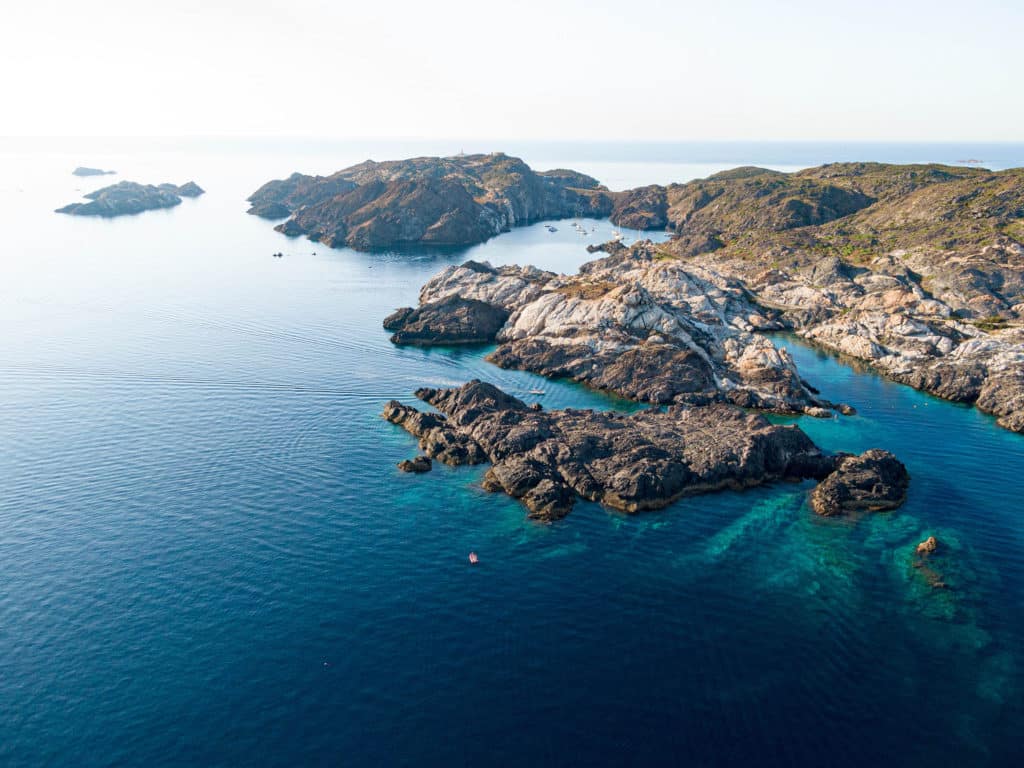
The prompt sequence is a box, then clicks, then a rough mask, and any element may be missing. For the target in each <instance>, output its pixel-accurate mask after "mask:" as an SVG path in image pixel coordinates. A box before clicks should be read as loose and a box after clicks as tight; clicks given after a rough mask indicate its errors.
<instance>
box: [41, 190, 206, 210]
mask: <svg viewBox="0 0 1024 768" xmlns="http://www.w3.org/2000/svg"><path fill="white" fill-rule="evenodd" d="M203 192H204V190H203V189H202V188H201V187H200V186H199V185H198V184H196V183H195V182H194V181H190V182H187V183H185V184H182V185H181V186H177V185H174V184H159V185H156V186H154V185H152V184H137V183H136V182H134V181H122V182H119V183H117V184H113V185H111V186H109V187H103V188H102V189H97V190H96V191H95V192H90V193H89V194H87V195H85V197H86V198H87V199H88V200H89V202H87V203H71V204H70V205H65V206H64V207H63V208H58V209H57V210H56V212H57V213H68V214H71V215H74V216H102V217H105V218H111V217H114V216H124V215H128V214H134V213H141V212H142V211H150V210H154V209H157V208H173V207H174V206H176V205H180V204H181V199H182V198H183V197H198V196H199V195H201V194H203Z"/></svg>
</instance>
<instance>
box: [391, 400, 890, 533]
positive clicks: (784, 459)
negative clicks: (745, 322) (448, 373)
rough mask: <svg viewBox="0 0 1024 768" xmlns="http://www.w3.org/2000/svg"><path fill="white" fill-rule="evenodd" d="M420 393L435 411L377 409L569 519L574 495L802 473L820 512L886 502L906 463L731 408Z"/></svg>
mask: <svg viewBox="0 0 1024 768" xmlns="http://www.w3.org/2000/svg"><path fill="white" fill-rule="evenodd" d="M416 396H417V397H419V398H420V399H421V400H423V401H425V402H426V403H428V404H429V405H432V406H434V407H435V408H437V409H438V411H439V413H433V412H426V411H419V410H417V409H415V408H413V407H411V406H408V405H403V404H402V403H400V402H398V401H395V400H392V401H391V402H389V403H388V404H387V405H386V406H385V408H384V418H386V419H387V420H388V421H390V422H392V423H394V424H398V425H400V426H402V427H403V428H404V429H406V430H407V431H409V432H410V433H411V434H413V435H415V436H416V437H418V438H419V439H420V448H421V449H422V451H423V452H424V454H426V456H428V457H431V458H434V459H437V460H439V461H443V462H445V463H447V464H454V465H459V464H481V463H484V462H491V467H490V468H489V469H488V470H487V474H486V475H485V477H484V481H483V485H484V488H485V489H487V490H489V491H503V492H505V493H507V494H508V495H510V496H512V497H513V498H516V499H520V500H521V501H522V502H523V503H524V504H525V505H526V507H527V509H528V510H529V514H530V516H531V517H534V518H537V519H542V520H554V519H557V518H560V517H563V516H565V515H566V514H568V512H569V511H570V510H571V509H572V507H573V504H574V503H575V500H576V498H577V497H582V498H584V499H587V500H589V501H596V502H600V503H601V504H604V505H605V506H607V507H610V508H612V509H617V510H622V511H626V512H636V511H639V510H645V509H660V508H662V507H665V506H668V505H669V504H671V503H672V502H673V501H675V500H677V499H679V498H682V497H683V496H689V495H694V494H699V493H707V492H711V491H715V490H720V489H725V488H733V489H738V488H746V487H750V486H753V485H759V484H761V483H765V482H769V481H773V480H803V479H807V478H813V479H817V480H820V481H822V482H821V484H820V485H819V486H818V490H816V491H815V493H816V494H818V493H819V491H820V492H821V495H823V497H826V498H827V499H828V500H829V502H830V504H832V501H833V500H835V501H834V504H832V505H831V506H827V507H826V506H823V507H822V509H818V508H817V507H816V510H817V511H819V512H820V513H822V514H836V513H840V512H843V511H846V510H849V509H891V508H893V507H895V506H898V505H899V504H900V503H901V502H902V500H903V496H904V494H905V491H906V487H907V483H908V482H909V476H908V475H907V470H906V468H905V467H904V466H903V465H902V464H901V463H900V462H899V461H898V460H897V459H896V458H895V457H894V456H892V455H891V454H889V453H886V452H885V451H879V450H872V451H868V452H867V453H866V454H864V455H863V456H861V457H853V456H849V455H847V454H840V455H835V456H829V455H826V454H824V453H822V452H821V451H820V450H819V449H818V448H817V447H816V446H815V445H814V443H813V442H811V440H810V438H808V437H807V435H806V434H804V432H803V431H801V430H800V428H799V427H796V426H778V425H773V424H770V423H769V422H768V421H767V420H766V419H765V418H764V417H763V416H759V415H756V414H750V413H746V412H744V411H743V410H742V409H740V408H737V407H735V406H729V405H722V404H718V405H710V406H698V407H689V406H673V407H671V408H668V409H667V410H662V409H651V410H648V411H643V412H640V413H635V414H632V415H625V414H621V413H614V412H598V411H591V410H575V409H567V410H561V411H545V410H543V409H541V408H539V407H536V406H528V405H527V404H526V403H524V402H523V401H521V400H519V399H517V398H515V397H512V396H511V395H508V394H506V393H505V392H503V391H502V390H500V389H498V388H497V387H494V386H493V385H491V384H487V383H484V382H480V381H471V382H469V383H468V384H465V385H463V386H462V387H459V388H456V389H441V390H437V389H421V390H419V391H418V392H417V393H416ZM427 466H429V464H427ZM403 469H405V468H404V467H403ZM823 488H824V489H825V490H824V491H822V490H821V489H823Z"/></svg>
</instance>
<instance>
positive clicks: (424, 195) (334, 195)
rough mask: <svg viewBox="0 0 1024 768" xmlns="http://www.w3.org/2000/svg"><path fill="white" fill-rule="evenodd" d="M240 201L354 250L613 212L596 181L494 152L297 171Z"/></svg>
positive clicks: (465, 239)
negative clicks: (326, 173)
mask: <svg viewBox="0 0 1024 768" xmlns="http://www.w3.org/2000/svg"><path fill="white" fill-rule="evenodd" d="M248 200H249V202H250V203H252V207H251V208H250V209H249V213H251V214H254V215H256V216H262V217H264V218H268V219H280V218H284V217H290V218H288V220H287V221H285V222H284V223H282V224H279V225H278V226H277V227H276V229H277V230H278V231H279V232H283V233H285V234H287V235H292V236H298V235H306V236H308V237H309V238H310V239H312V240H317V241H320V242H323V243H325V244H327V245H330V246H349V247H350V248H355V249H357V250H374V249H382V248H395V247H403V246H412V245H435V246H448V247H461V246H467V245H474V244H476V243H482V242H483V241H485V240H487V239H488V238H490V237H493V236H494V235H497V234H499V233H500V232H505V231H507V230H508V229H509V228H511V227H514V226H520V225H522V224H528V223H530V222H534V221H540V220H542V219H560V218H566V217H569V216H607V215H608V214H610V213H611V210H612V197H611V196H610V195H609V193H608V190H607V189H606V188H605V187H603V186H601V185H600V184H599V183H598V181H597V180H596V179H593V178H591V177H590V176H587V175H585V174H582V173H577V172H576V171H570V170H552V171H544V172H540V173H538V172H535V171H533V170H532V169H531V168H530V167H529V166H528V165H527V164H526V163H524V162H523V161H522V160H520V159H518V158H515V157H509V156H508V155H505V154H502V153H500V152H496V153H493V154H489V155H458V156H454V157H419V158H413V159H410V160H397V161H390V162H379V163H378V162H374V161H372V160H368V161H366V162H365V163H361V164H359V165H355V166H352V167H351V168H346V169H344V170H341V171H338V172H337V173H334V174H332V175H330V176H307V175H304V174H300V173H295V174H292V175H291V176H289V177H288V178H287V179H279V180H275V181H270V182H267V183H266V184H264V185H263V186H262V187H260V188H259V189H258V190H256V191H255V192H254V193H253V194H252V195H250V196H249V198H248Z"/></svg>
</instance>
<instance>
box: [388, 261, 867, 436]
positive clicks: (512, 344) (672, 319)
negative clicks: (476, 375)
mask: <svg viewBox="0 0 1024 768" xmlns="http://www.w3.org/2000/svg"><path fill="white" fill-rule="evenodd" d="M623 251H625V253H626V254H628V256H622V255H616V256H609V257H607V258H604V259H599V260H596V261H592V262H589V263H588V264H585V265H583V267H582V268H581V269H580V272H579V274H577V275H556V274H554V273H552V272H544V271H541V270H539V269H536V268H535V267H516V266H507V267H502V268H500V269H499V268H494V267H492V266H490V265H489V264H481V263H477V262H472V261H470V262H466V263H465V264H462V265H461V266H453V267H448V268H447V269H445V270H443V271H442V272H441V273H440V274H438V275H437V276H436V277H434V278H433V279H432V280H430V281H429V282H428V283H427V284H426V285H425V286H423V288H422V290H421V291H420V306H419V308H417V309H412V308H409V307H407V308H403V309H400V310H398V311H397V312H395V313H394V314H393V315H391V316H390V317H389V318H387V320H385V327H386V328H388V329H390V330H393V331H394V332H395V333H394V335H393V336H392V337H391V340H392V341H393V342H394V343H396V344H403V343H417V344H421V345H426V344H451V343H466V342H490V341H497V342H498V343H499V347H498V349H497V350H496V351H495V352H494V353H492V354H491V355H490V357H489V358H488V359H489V360H490V361H491V362H493V363H495V364H497V365H499V366H501V367H504V368H519V369H523V370H529V371H534V372H536V373H540V374H543V375H545V376H552V377H564V378H571V379H574V380H576V381H580V382H583V383H585V384H587V385H589V386H591V387H594V388H597V389H603V390H608V391H611V392H614V393H616V394H619V395H622V396H623V397H627V398H631V399H634V400H640V401H643V402H648V403H652V404H662V405H664V404H670V403H676V404H683V405H707V404H709V403H714V402H721V403H732V404H734V405H740V406H744V407H749V408H760V409H763V410H769V411H775V412H778V413H807V414H810V415H813V416H828V415H829V414H830V412H831V409H833V408H836V409H839V410H842V411H844V412H850V410H851V409H850V407H849V406H845V405H837V404H834V403H830V402H828V401H827V400H825V399H824V398H822V397H820V396H819V395H818V394H817V392H816V391H815V390H814V388H813V387H812V386H810V385H809V384H808V383H807V382H805V381H803V380H802V379H801V378H800V375H799V373H798V372H797V370H796V366H795V365H794V363H793V360H792V358H791V357H790V356H789V354H788V353H787V352H786V351H785V350H783V349H779V348H777V347H776V346H775V345H774V344H772V342H771V341H770V340H769V339H767V338H765V337H764V336H761V335H758V334H757V333H756V331H757V330H763V329H770V328H775V327H778V324H777V322H776V321H775V319H774V314H773V313H771V312H768V311H765V310H764V309H763V308H762V307H760V306H759V305H758V304H757V303H756V302H755V301H753V300H752V299H751V297H750V296H749V295H748V294H747V293H746V292H745V291H744V289H743V287H742V285H741V284H739V283H738V282H737V281H735V280H730V279H727V278H724V277H722V276H721V275H719V274H717V273H715V272H713V271H711V270H706V269H703V268H701V267H699V266H697V265H684V264H682V263H680V262H679V261H677V260H674V259H662V258H659V256H658V251H657V247H656V246H654V245H652V244H651V243H649V242H647V243H644V244H641V245H638V246H636V247H635V248H634V249H633V250H631V251H626V249H625V248H623Z"/></svg>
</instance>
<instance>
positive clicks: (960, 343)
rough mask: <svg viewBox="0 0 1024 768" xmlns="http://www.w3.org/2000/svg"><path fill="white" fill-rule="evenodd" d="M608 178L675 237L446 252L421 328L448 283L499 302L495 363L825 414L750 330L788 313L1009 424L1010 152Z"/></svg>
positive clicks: (1019, 295) (645, 217)
mask: <svg viewBox="0 0 1024 768" xmlns="http://www.w3.org/2000/svg"><path fill="white" fill-rule="evenodd" d="M609 194H610V195H611V197H612V199H613V201H614V204H613V210H612V213H611V218H612V220H613V221H614V222H616V223H618V224H620V225H629V226H636V227H647V228H667V229H669V230H670V231H672V232H673V237H672V239H671V240H669V241H668V242H666V243H661V244H658V245H654V244H652V243H650V242H639V243H635V244H633V245H631V246H629V247H627V246H625V245H623V244H622V243H621V242H618V241H612V242H609V243H605V244H603V245H598V246H588V250H589V251H591V252H594V253H597V252H600V251H604V252H605V254H606V255H605V256H604V257H603V258H599V259H596V260H595V261H592V262H590V263H588V264H585V265H583V267H582V268H581V269H580V272H579V274H578V275H572V276H567V275H554V274H552V273H546V272H541V271H540V270H536V269H534V268H531V267H503V268H501V269H493V268H491V267H490V266H488V265H479V264H477V265H473V264H466V265H463V266H461V267H450V268H448V269H447V270H445V271H443V272H442V273H441V274H439V275H438V276H437V277H435V278H434V279H433V280H431V281H430V282H428V283H427V284H426V285H425V286H424V288H423V290H422V292H421V295H420V307H419V309H418V310H416V311H417V313H418V314H417V315H416V316H415V317H416V320H417V322H418V326H417V330H416V331H415V335H416V342H417V343H420V344H424V343H431V340H430V336H431V331H432V329H436V328H440V326H441V324H442V320H441V316H442V315H443V314H444V310H443V307H442V306H441V303H443V302H445V301H448V300H451V299H452V297H455V296H457V297H460V298H462V299H465V300H472V301H480V302H484V303H485V304H489V305H491V306H492V307H494V308H496V310H502V311H504V312H507V313H508V314H509V319H508V321H507V322H506V323H505V325H504V326H503V327H502V328H501V329H500V330H498V331H497V333H495V334H494V335H493V337H490V334H489V330H490V329H489V328H487V329H483V328H482V327H481V328H479V329H477V330H481V331H486V333H479V334H477V337H474V340H483V337H485V336H486V337H487V338H488V340H493V341H496V342H498V344H499V345H500V346H499V348H498V350H497V351H496V352H495V353H494V354H493V355H492V356H491V360H492V361H493V362H495V363H496V364H498V365H501V366H503V367H508V368H522V369H525V370H531V371H535V372H538V373H542V374H545V375H549V376H565V377H569V378H573V379H575V380H578V381H581V382H584V383H586V384H588V385H591V386H594V387H597V388H601V389H607V390H610V391H614V392H616V393H618V394H621V395H623V396H625V397H630V398H633V399H638V400H642V401H646V402H652V403H670V402H676V403H689V404H699V403H703V402H713V401H725V402H731V403H734V404H737V405H743V406H746V407H753V408H759V409H764V410H772V411H778V412H791V413H809V414H813V415H826V414H827V411H828V409H829V408H831V407H833V404H831V403H828V402H826V401H824V400H822V399H821V398H820V397H819V396H818V395H817V393H816V392H815V391H814V390H813V389H812V388H811V387H810V386H808V385H807V383H806V382H803V381H802V380H801V379H800V377H799V375H798V373H797V372H796V369H795V368H794V367H793V366H792V361H791V360H789V359H788V355H786V353H785V351H784V350H779V349H776V348H775V346H774V345H772V344H771V343H770V342H769V341H768V340H767V339H764V338H763V337H761V336H759V335H758V333H759V332H763V331H773V330H774V331H782V330H784V331H791V332H794V333H796V334H798V335H799V336H801V337H802V338H804V339H805V340H807V341H808V342H811V343H813V344H816V345H819V346H821V347H822V348H825V349H828V350H831V351H834V352H838V353H841V354H843V355H846V356H848V357H851V358H854V359H856V360H860V361H863V362H866V363H869V364H871V365H872V366H873V367H874V368H875V369H877V370H878V371H879V372H881V373H882V374H883V375H885V376H888V377H889V378H891V379H893V380H895V381H899V382H901V383H904V384H908V385H910V386H913V387H915V388H917V389H921V390H923V391H926V392H929V393H931V394H934V395H937V396H939V397H943V398H946V399H949V400H954V401H957V402H964V403H972V404H974V405H976V406H977V407H978V408H979V409H980V410H982V411H984V412H986V413H990V414H992V415H994V416H995V417H996V418H997V422H998V424H999V425H1000V426H1002V427H1005V428H1007V429H1010V430H1013V431H1016V432H1024V242H1022V241H1024V170H1021V169H1016V170H1010V171H1002V172H999V173H993V172H990V171H986V170H984V169H979V168H956V167H949V166H897V165H893V166H890V165H883V164H878V163H845V164H834V165H826V166H821V167H819V168H811V169H808V170H806V171H801V172H799V173H796V174H784V173H779V172H776V171H769V170H765V169H761V168H738V169H734V170H733V171H727V172H724V173H720V174H716V175H714V176H711V177H709V178H708V179H700V180H697V181H694V182H689V183H687V184H680V185H670V186H669V187H658V186H651V187H643V188H639V189H636V190H629V191H627V192H621V193H609ZM477 309H478V312H479V311H482V310H481V308H477ZM465 321H467V322H468V321H469V317H468V316H467V317H466V318H465ZM392 326H393V328H392V330H394V331H395V336H394V337H393V340H394V341H395V342H396V343H406V342H407V340H408V339H409V338H410V336H409V335H406V333H405V332H404V329H403V327H402V320H401V318H400V317H395V318H393V319H392ZM411 333H412V332H410V334H411ZM459 335H460V333H459V332H452V333H449V334H448V338H447V339H446V340H445V341H444V342H443V343H455V342H457V341H459V340H460V339H459V338H458V336H459ZM470 336H472V334H470ZM436 343H442V342H441V340H440V338H438V339H437V341H436ZM841 410H845V408H843V409H841Z"/></svg>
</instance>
